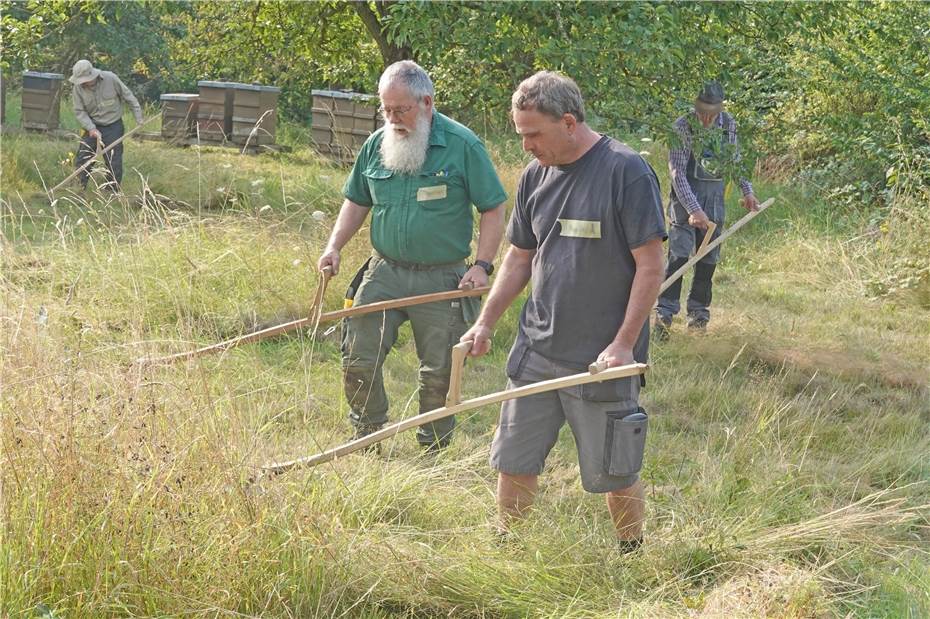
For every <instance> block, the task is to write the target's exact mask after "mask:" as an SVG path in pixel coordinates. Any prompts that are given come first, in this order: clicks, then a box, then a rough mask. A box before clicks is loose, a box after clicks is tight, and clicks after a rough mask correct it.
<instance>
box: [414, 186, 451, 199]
mask: <svg viewBox="0 0 930 619" xmlns="http://www.w3.org/2000/svg"><path fill="white" fill-rule="evenodd" d="M447 190H448V189H447V187H446V186H445V185H434V186H433V187H420V188H419V189H417V202H426V201H427V200H442V199H443V198H445V197H446V191H447Z"/></svg>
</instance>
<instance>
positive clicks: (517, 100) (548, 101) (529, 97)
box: [510, 71, 584, 123]
mask: <svg viewBox="0 0 930 619" xmlns="http://www.w3.org/2000/svg"><path fill="white" fill-rule="evenodd" d="M510 107H511V110H512V111H525V110H536V111H537V112H540V113H542V114H546V115H548V116H552V117H553V118H562V116H563V115H564V114H571V115H572V116H574V117H575V119H576V120H577V121H578V122H580V123H583V122H584V100H583V99H582V98H581V89H580V88H578V84H576V83H575V80H573V79H572V78H570V77H568V76H567V75H562V74H561V73H557V72H555V71H539V72H538V73H536V74H535V75H533V76H531V77H528V78H526V79H525V80H523V82H521V83H520V85H519V86H517V90H516V91H515V92H514V93H513V97H512V98H511V100H510Z"/></svg>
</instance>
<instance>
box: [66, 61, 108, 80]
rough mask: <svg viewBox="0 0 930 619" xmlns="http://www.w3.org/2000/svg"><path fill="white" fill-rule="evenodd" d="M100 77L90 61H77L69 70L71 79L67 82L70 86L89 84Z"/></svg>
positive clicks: (98, 71) (98, 70)
mask: <svg viewBox="0 0 930 619" xmlns="http://www.w3.org/2000/svg"><path fill="white" fill-rule="evenodd" d="M99 76H100V69H95V68H94V65H92V64H91V63H90V60H83V59H82V60H78V61H77V62H75V63H74V68H73V69H71V77H69V78H68V81H69V82H71V83H72V84H83V83H85V82H91V81H93V80H95V79H97V78H98V77H99Z"/></svg>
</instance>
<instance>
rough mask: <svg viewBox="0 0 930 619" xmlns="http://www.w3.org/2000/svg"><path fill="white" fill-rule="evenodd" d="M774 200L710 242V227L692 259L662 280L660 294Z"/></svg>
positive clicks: (766, 202) (745, 216) (747, 214)
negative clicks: (708, 240)
mask: <svg viewBox="0 0 930 619" xmlns="http://www.w3.org/2000/svg"><path fill="white" fill-rule="evenodd" d="M774 202H775V198H769V199H768V200H766V201H765V202H763V203H762V204H760V205H759V209H758V210H755V211H750V212H748V213H746V214H745V215H744V216H743V217H742V219H740V220H739V221H737V222H736V223H735V224H733V225H732V226H730V227H729V228H727V229H726V230H724V231H723V234H721V235H720V236H718V237H717V238H716V239H714V240H713V241H710V242H709V243H708V242H707V239H709V238H710V237H711V235H712V230H711V229H710V228H708V232H707V234H705V235H704V242H703V243H701V248H699V249H698V251H697V252H695V254H694V255H693V256H692V257H691V259H690V260H688V262H686V263H685V264H683V265H682V267H681V268H680V269H678V270H677V271H675V272H674V273H672V274H671V275H669V276H668V278H667V279H666V280H665V281H664V282H662V286H661V287H660V288H659V294H662V293H663V292H665V291H666V289H668V287H669V286H671V285H672V284H674V283H675V281H676V280H678V278H680V277H681V276H682V275H684V274H685V273H687V271H688V269H690V268H691V267H692V266H694V265H695V263H697V262H698V261H699V260H700V259H701V258H703V257H704V256H706V255H707V254H709V253H710V252H712V251H714V249H715V248H716V247H717V246H718V245H720V244H721V243H723V242H724V241H725V240H727V239H728V238H730V236H731V235H732V234H733V233H735V232H736V231H737V230H739V229H740V228H742V227H743V226H745V225H746V224H748V223H749V222H750V221H752V220H753V219H754V218H755V217H756V216H757V215H759V214H760V213H761V212H762V211H764V210H765V209H767V208H768V207H770V206H772V204H773V203H774ZM711 223H713V222H711Z"/></svg>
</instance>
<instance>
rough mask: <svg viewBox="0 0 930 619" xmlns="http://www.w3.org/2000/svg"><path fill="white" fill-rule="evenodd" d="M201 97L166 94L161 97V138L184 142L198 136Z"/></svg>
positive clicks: (185, 94) (184, 94)
mask: <svg viewBox="0 0 930 619" xmlns="http://www.w3.org/2000/svg"><path fill="white" fill-rule="evenodd" d="M199 98H200V96H199V95H192V94H187V93H166V94H163V95H162V96H161V136H162V137H163V138H165V139H166V140H182V139H184V138H187V137H189V136H191V135H195V134H196V129H195V125H196V124H197V109H198V100H199Z"/></svg>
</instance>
